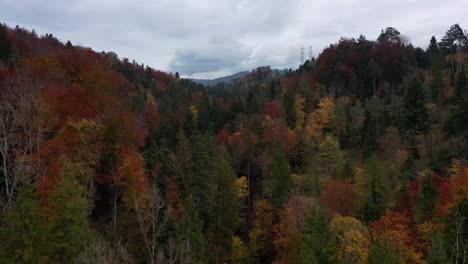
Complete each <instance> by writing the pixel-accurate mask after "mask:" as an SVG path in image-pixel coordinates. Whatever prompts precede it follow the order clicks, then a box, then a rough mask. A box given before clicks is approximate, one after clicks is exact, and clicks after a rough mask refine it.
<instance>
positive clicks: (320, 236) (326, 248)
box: [297, 208, 338, 264]
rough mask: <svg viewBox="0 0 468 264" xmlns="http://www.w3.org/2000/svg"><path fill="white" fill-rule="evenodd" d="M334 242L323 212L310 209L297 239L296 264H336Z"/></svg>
mask: <svg viewBox="0 0 468 264" xmlns="http://www.w3.org/2000/svg"><path fill="white" fill-rule="evenodd" d="M335 241H336V237H335V235H334V233H333V232H332V231H331V229H330V223H329V219H328V218H327V216H326V213H325V211H324V210H323V209H321V208H314V209H312V211H311V212H310V215H309V217H308V219H307V222H306V224H305V227H304V228H303V230H302V231H301V234H300V237H299V242H298V261H297V263H298V264H306V263H307V264H308V263H317V264H319V263H320V264H327V263H330V264H332V263H336V261H337V256H338V250H337V248H336V244H335Z"/></svg>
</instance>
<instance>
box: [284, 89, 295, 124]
mask: <svg viewBox="0 0 468 264" xmlns="http://www.w3.org/2000/svg"><path fill="white" fill-rule="evenodd" d="M295 100H296V99H295V97H294V94H293V93H292V92H291V91H290V90H287V91H286V92H285V93H284V96H283V107H284V113H285V115H286V124H287V125H288V127H290V128H291V129H294V128H295V127H296V113H295V111H294V102H295Z"/></svg>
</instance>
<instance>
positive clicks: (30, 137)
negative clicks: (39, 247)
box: [0, 72, 40, 211]
mask: <svg viewBox="0 0 468 264" xmlns="http://www.w3.org/2000/svg"><path fill="white" fill-rule="evenodd" d="M14 74H15V75H14V78H6V80H5V81H4V82H2V83H0V158H1V160H0V173H1V182H0V184H1V185H0V194H1V199H0V202H1V210H2V211H4V210H6V209H7V208H8V207H9V205H10V203H11V201H12V198H13V195H14V192H15V189H16V188H17V186H18V184H19V182H20V180H21V177H24V176H31V175H32V174H33V172H34V170H35V168H36V166H35V165H36V161H35V158H34V155H35V153H38V151H37V150H38V148H39V145H40V144H37V143H36V142H38V138H40V133H37V131H36V129H35V127H34V125H33V121H34V118H35V117H34V111H33V105H34V102H35V101H36V99H37V97H38V94H39V90H40V85H39V83H38V82H37V81H34V80H32V78H31V77H29V75H28V74H27V73H26V72H21V73H18V72H17V73H14Z"/></svg>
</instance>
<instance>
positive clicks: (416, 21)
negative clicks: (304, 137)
mask: <svg viewBox="0 0 468 264" xmlns="http://www.w3.org/2000/svg"><path fill="white" fill-rule="evenodd" d="M0 6H1V7H2V8H1V9H0V20H1V21H0V22H4V23H7V24H9V25H10V26H15V25H17V24H18V25H20V26H25V27H27V28H29V29H32V28H35V29H36V31H37V32H38V33H39V34H45V33H53V34H54V36H57V37H58V38H59V39H61V40H62V41H66V40H71V41H72V42H73V43H75V44H79V45H83V46H89V47H92V48H94V49H96V50H98V51H100V50H107V51H115V52H116V53H117V54H119V55H120V56H121V57H127V58H130V59H135V60H137V61H138V62H141V63H144V64H147V65H150V66H152V67H154V68H157V69H161V70H166V71H173V72H174V71H179V72H181V73H182V74H185V75H191V76H198V77H203V76H205V77H206V76H210V77H217V75H221V74H226V73H233V72H236V71H240V70H250V69H252V68H255V67H257V66H261V65H272V66H274V67H278V68H284V67H293V68H294V67H297V66H298V64H299V50H300V46H301V45H303V46H305V47H308V46H309V45H312V46H313V50H314V54H315V55H317V53H318V52H320V51H321V49H323V48H324V47H326V46H328V45H329V44H330V43H334V42H336V41H338V39H339V38H340V37H342V36H343V37H358V36H359V35H360V34H363V35H365V36H366V37H367V38H368V39H375V38H376V37H377V36H378V34H379V33H380V30H381V29H383V28H385V27H387V26H394V27H396V28H397V29H398V30H399V31H400V32H401V33H403V34H405V35H407V36H408V37H409V38H410V39H411V41H412V42H413V44H415V45H417V46H423V47H425V46H427V43H428V41H429V38H430V36H432V35H436V37H437V38H439V39H440V38H441V37H442V36H443V34H444V33H445V31H446V30H447V29H448V27H449V26H450V25H451V24H454V23H460V24H461V26H462V27H464V28H466V27H468V17H467V16H466V15H465V14H464V11H465V10H467V9H468V2H466V1H459V0H446V1H444V2H440V0H426V1H418V0H393V1H373V0H339V1H329V0H313V1H311V0H290V1H284V0H237V1H236V0H200V1H198V0H197V1H190V0H158V1H144V0H133V1H130V0H101V1H96V0H80V1H78V0H70V1H61V0H49V1H40V0H0Z"/></svg>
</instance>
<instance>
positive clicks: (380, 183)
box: [358, 156, 387, 223]
mask: <svg viewBox="0 0 468 264" xmlns="http://www.w3.org/2000/svg"><path fill="white" fill-rule="evenodd" d="M358 184H359V185H360V187H361V189H362V190H363V193H364V195H365V196H366V202H365V203H364V206H363V208H362V209H361V218H362V220H363V221H364V222H366V223H370V222H372V221H375V220H377V219H379V218H380V216H381V215H382V214H383V209H384V206H385V202H386V201H385V197H386V195H385V194H386V188H385V186H386V185H387V183H386V181H385V174H384V169H383V165H382V163H381V162H380V161H378V160H377V159H376V157H375V156H371V158H369V159H368V160H367V161H366V166H365V171H364V173H363V175H362V178H361V179H358Z"/></svg>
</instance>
